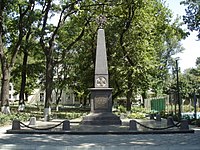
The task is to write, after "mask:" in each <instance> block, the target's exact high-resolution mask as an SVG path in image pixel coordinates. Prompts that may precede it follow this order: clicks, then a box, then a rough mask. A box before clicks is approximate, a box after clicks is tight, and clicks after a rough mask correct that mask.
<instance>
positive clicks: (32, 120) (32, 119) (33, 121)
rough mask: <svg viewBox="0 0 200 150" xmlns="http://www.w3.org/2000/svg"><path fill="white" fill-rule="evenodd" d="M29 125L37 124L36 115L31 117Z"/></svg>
mask: <svg viewBox="0 0 200 150" xmlns="http://www.w3.org/2000/svg"><path fill="white" fill-rule="evenodd" d="M29 125H36V117H31V118H30V122H29Z"/></svg>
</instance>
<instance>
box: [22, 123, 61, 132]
mask: <svg viewBox="0 0 200 150" xmlns="http://www.w3.org/2000/svg"><path fill="white" fill-rule="evenodd" d="M63 122H64V121H62V122H60V123H59V124H57V125H55V126H52V127H48V128H35V127H31V126H29V125H26V124H24V123H23V122H21V121H20V125H21V127H26V128H29V129H33V130H51V129H54V128H56V127H58V126H60V125H61V124H63Z"/></svg>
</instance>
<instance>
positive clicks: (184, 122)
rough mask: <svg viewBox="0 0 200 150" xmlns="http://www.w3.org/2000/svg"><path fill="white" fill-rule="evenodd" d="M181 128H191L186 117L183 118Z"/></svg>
mask: <svg viewBox="0 0 200 150" xmlns="http://www.w3.org/2000/svg"><path fill="white" fill-rule="evenodd" d="M180 130H189V124H188V121H187V120H186V119H183V120H181V125H180Z"/></svg>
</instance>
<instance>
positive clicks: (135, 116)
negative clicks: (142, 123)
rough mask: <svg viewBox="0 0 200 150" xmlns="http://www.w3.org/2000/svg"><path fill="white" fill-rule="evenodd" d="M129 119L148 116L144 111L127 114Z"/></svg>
mask: <svg viewBox="0 0 200 150" xmlns="http://www.w3.org/2000/svg"><path fill="white" fill-rule="evenodd" d="M127 118H129V119H145V118H146V116H145V114H143V113H131V114H129V115H128V116H127Z"/></svg>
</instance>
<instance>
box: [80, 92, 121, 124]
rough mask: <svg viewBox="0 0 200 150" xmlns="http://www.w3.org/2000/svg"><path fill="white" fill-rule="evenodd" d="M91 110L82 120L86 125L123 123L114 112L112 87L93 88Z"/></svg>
mask: <svg viewBox="0 0 200 150" xmlns="http://www.w3.org/2000/svg"><path fill="white" fill-rule="evenodd" d="M90 90H91V99H90V100H91V112H90V114H89V115H87V116H85V117H84V118H83V120H82V124H86V125H121V120H120V118H119V117H118V116H117V115H115V114H113V113H112V88H91V89H90Z"/></svg>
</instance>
